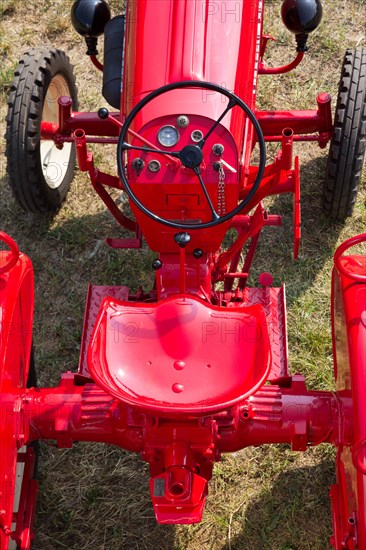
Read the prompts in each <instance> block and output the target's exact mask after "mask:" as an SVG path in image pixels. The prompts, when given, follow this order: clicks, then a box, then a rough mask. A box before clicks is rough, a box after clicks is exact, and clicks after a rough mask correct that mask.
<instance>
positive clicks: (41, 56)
mask: <svg viewBox="0 0 366 550" xmlns="http://www.w3.org/2000/svg"><path fill="white" fill-rule="evenodd" d="M61 96H70V97H71V98H72V101H73V110H77V107H78V104H77V91H76V86H75V77H74V74H73V69H72V66H71V64H70V61H69V58H68V57H67V56H66V54H65V53H64V52H62V51H60V50H56V49H53V48H52V49H50V50H49V49H46V48H37V49H32V50H30V51H29V52H27V53H26V54H25V55H24V57H23V58H22V59H21V60H20V62H19V65H18V68H17V70H16V72H15V78H14V82H13V85H12V88H11V92H10V96H9V101H8V115H7V118H6V122H7V125H6V142H7V145H6V156H7V161H8V162H7V171H8V174H9V181H10V186H11V188H12V191H13V194H14V195H15V198H16V199H17V200H18V202H19V203H20V205H21V206H22V207H23V208H24V209H25V210H29V211H31V212H48V211H55V210H57V209H58V208H59V207H60V206H61V204H62V202H63V201H64V199H65V197H66V194H67V192H68V190H69V188H70V184H71V181H72V179H73V176H74V169H75V146H74V144H71V143H65V144H63V146H62V148H61V149H59V148H57V147H56V145H55V143H54V141H53V140H42V141H41V122H42V121H46V122H54V123H58V120H59V118H58V99H59V97H61Z"/></svg>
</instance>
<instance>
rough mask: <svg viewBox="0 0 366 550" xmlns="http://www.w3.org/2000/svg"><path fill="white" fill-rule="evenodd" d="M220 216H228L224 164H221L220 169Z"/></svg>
mask: <svg viewBox="0 0 366 550" xmlns="http://www.w3.org/2000/svg"><path fill="white" fill-rule="evenodd" d="M218 214H219V216H225V214H226V204H225V171H224V168H223V165H222V162H220V168H219V187H218Z"/></svg>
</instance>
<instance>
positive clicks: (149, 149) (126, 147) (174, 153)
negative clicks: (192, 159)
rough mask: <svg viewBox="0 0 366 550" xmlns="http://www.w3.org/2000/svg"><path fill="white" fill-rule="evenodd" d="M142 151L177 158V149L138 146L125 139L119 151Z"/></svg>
mask: <svg viewBox="0 0 366 550" xmlns="http://www.w3.org/2000/svg"><path fill="white" fill-rule="evenodd" d="M132 150H136V151H143V152H144V153H157V154H159V155H168V156H171V157H174V158H179V151H163V150H162V149H155V147H154V148H153V147H139V146H138V145H130V144H129V143H126V142H125V141H124V142H123V143H122V145H121V151H132Z"/></svg>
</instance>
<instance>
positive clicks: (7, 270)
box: [0, 232, 36, 550]
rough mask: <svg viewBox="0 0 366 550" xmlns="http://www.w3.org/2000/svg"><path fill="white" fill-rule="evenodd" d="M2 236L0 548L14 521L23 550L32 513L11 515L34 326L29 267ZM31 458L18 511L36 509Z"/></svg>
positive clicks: (23, 435) (25, 434)
mask: <svg viewBox="0 0 366 550" xmlns="http://www.w3.org/2000/svg"><path fill="white" fill-rule="evenodd" d="M0 240H1V241H3V242H5V243H6V244H7V245H8V246H9V247H10V249H11V251H10V252H1V253H0V407H1V408H0V442H1V460H0V548H7V546H8V542H9V540H10V537H12V536H13V534H12V524H13V522H14V520H15V523H16V534H15V535H14V537H16V539H17V540H18V541H19V542H21V543H22V548H23V549H24V550H29V549H30V541H31V538H32V521H33V514H32V516H31V517H29V516H27V517H24V516H23V515H22V514H21V513H18V514H16V516H15V517H13V503H14V495H15V490H16V482H17V480H16V469H17V462H18V460H19V459H20V458H21V457H19V456H18V450H19V449H20V448H21V447H22V446H23V445H24V444H25V443H26V442H27V440H28V438H29V425H28V424H24V425H23V419H22V404H21V398H20V395H21V392H24V391H25V387H26V383H27V379H28V369H29V357H30V350H31V342H32V324H33V301H34V294H33V268H32V264H31V262H30V260H29V259H28V258H27V257H26V256H24V254H20V253H19V250H18V247H17V245H16V244H15V242H14V241H13V240H12V239H11V238H10V237H9V236H7V235H5V234H4V233H2V232H1V233H0ZM33 467H34V456H33V455H32V453H31V451H29V452H27V454H26V456H25V474H24V478H23V484H22V493H21V499H20V509H21V507H22V506H24V505H25V504H27V505H28V504H29V510H32V507H33V509H34V504H35V496H36V484H35V482H31V478H32V472H33Z"/></svg>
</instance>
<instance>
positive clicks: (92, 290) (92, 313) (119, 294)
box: [78, 285, 129, 377]
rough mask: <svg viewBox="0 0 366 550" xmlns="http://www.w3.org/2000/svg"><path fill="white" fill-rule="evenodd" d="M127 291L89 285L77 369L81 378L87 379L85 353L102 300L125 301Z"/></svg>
mask: <svg viewBox="0 0 366 550" xmlns="http://www.w3.org/2000/svg"><path fill="white" fill-rule="evenodd" d="M128 295H129V289H128V287H127V286H95V285H89V288H88V295H87V298H86V305H85V314H84V325H83V335H82V340H81V346H80V357H79V369H78V372H79V374H80V375H82V376H86V377H89V376H90V375H89V371H88V365H87V360H86V358H87V352H88V347H89V342H90V338H91V335H92V332H93V328H94V325H95V321H96V318H97V315H98V312H99V308H100V305H101V303H102V302H103V300H104V298H106V297H107V296H109V297H111V298H116V299H117V300H123V301H127V300H128Z"/></svg>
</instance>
